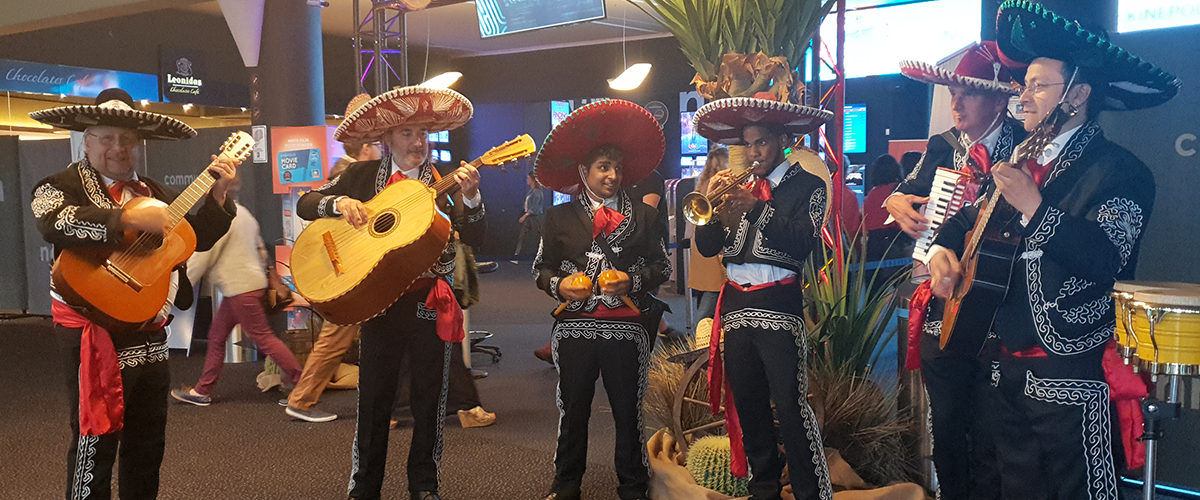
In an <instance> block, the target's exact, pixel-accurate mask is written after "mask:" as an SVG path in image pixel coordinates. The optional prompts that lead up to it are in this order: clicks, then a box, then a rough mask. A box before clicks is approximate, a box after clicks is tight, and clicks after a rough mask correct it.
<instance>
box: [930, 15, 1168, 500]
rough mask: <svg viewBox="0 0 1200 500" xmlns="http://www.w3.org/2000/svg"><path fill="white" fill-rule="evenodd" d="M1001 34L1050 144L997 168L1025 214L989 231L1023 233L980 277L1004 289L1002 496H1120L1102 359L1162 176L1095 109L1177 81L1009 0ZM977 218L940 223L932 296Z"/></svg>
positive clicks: (1037, 134)
mask: <svg viewBox="0 0 1200 500" xmlns="http://www.w3.org/2000/svg"><path fill="white" fill-rule="evenodd" d="M997 37H998V40H997V42H998V44H999V48H1000V52H1001V55H1002V57H1003V58H1005V59H1006V61H1005V62H1006V64H1008V65H1010V68H1013V69H1015V70H1018V71H1019V72H1020V73H1023V75H1020V74H1018V77H1020V76H1023V77H1024V78H1023V80H1024V87H1023V89H1022V92H1021V94H1020V95H1021V98H1020V99H1021V105H1022V106H1023V107H1024V111H1025V129H1026V130H1028V131H1029V132H1030V137H1031V138H1035V139H1041V138H1046V139H1051V138H1052V141H1051V142H1050V143H1049V145H1048V146H1047V147H1046V148H1045V149H1039V150H1037V151H1031V152H1025V151H1024V149H1025V148H1024V146H1025V144H1022V145H1021V146H1020V147H1018V153H1019V154H1021V155H1022V156H1025V155H1026V153H1028V157H1030V158H1032V160H1031V161H1029V162H1024V163H1022V164H1010V163H1008V162H1005V163H1000V164H998V165H996V166H995V167H993V168H992V169H991V175H992V179H993V180H994V184H995V189H999V192H1000V194H1001V195H1002V198H1003V201H1002V202H1003V203H1006V204H1008V205H1011V207H1012V208H1013V209H1015V211H1013V215H1012V216H1011V220H1009V219H1008V218H1006V217H1001V218H1000V220H998V221H997V220H996V217H994V216H993V217H992V219H993V221H994V222H998V224H997V225H996V226H993V225H992V224H989V228H991V227H995V228H997V229H996V230H995V232H994V233H992V234H998V235H1000V236H1001V237H1003V238H1005V239H1008V238H1012V237H1014V236H1017V237H1019V243H1017V247H1016V257H1015V261H1014V262H1013V264H1012V268H1011V271H1010V272H1009V273H1008V276H978V277H980V278H981V279H987V280H989V281H990V282H992V283H995V282H1000V283H1004V282H1007V283H1008V290H1007V294H1006V295H1005V296H1004V299H1003V300H1002V301H1001V302H1000V303H999V309H998V310H997V311H996V313H995V317H994V318H995V319H994V320H993V322H992V324H991V329H990V332H991V333H993V334H994V337H993V338H990V339H988V342H990V343H993V344H998V350H999V351H1000V355H999V361H998V362H997V363H996V364H995V365H993V368H992V374H991V384H990V386H988V388H989V389H990V390H989V391H987V393H986V394H984V395H983V397H984V399H985V403H984V405H985V406H984V408H985V411H987V412H988V414H989V415H990V416H991V418H993V419H994V422H995V425H994V432H995V441H996V456H997V458H998V460H999V462H1000V467H999V470H1000V476H1001V477H1000V480H1001V489H1002V492H1003V497H1004V498H1013V499H1017V498H1020V499H1048V498H1118V493H1117V478H1116V471H1117V470H1118V469H1121V468H1122V467H1121V464H1123V462H1124V460H1123V458H1124V456H1123V455H1122V454H1121V453H1119V452H1117V453H1114V452H1113V449H1114V446H1113V445H1114V443H1113V442H1112V440H1111V436H1110V428H1111V426H1110V422H1111V420H1110V419H1111V414H1110V413H1111V412H1110V408H1111V402H1110V392H1109V384H1110V383H1111V381H1112V380H1114V379H1112V378H1109V377H1106V375H1110V374H1115V373H1116V371H1115V370H1112V371H1110V370H1106V369H1105V368H1106V366H1103V365H1102V363H1101V359H1102V356H1103V355H1104V353H1105V350H1106V346H1108V345H1110V344H1111V343H1112V336H1113V325H1114V312H1113V303H1112V298H1111V296H1110V293H1111V292H1112V286H1113V282H1114V281H1115V280H1127V279H1132V278H1133V276H1134V267H1135V266H1136V265H1137V258H1138V250H1139V246H1140V243H1141V235H1142V231H1143V230H1144V229H1145V225H1146V222H1147V221H1148V220H1149V218H1150V212H1151V208H1152V204H1153V202H1154V178H1153V176H1152V175H1151V173H1150V170H1149V169H1147V168H1146V166H1145V164H1143V163H1142V162H1141V161H1140V160H1138V159H1137V158H1136V157H1135V156H1134V155H1133V154H1132V153H1130V152H1129V151H1128V150H1126V149H1124V148H1122V147H1120V146H1118V145H1116V144H1114V143H1112V142H1109V141H1108V140H1107V139H1105V137H1104V133H1103V132H1102V131H1101V130H1100V126H1099V124H1098V123H1097V122H1096V115H1097V114H1098V113H1099V112H1100V111H1102V110H1104V109H1116V110H1123V109H1140V108H1148V107H1151V106H1155V105H1158V104H1162V103H1164V102H1166V101H1167V100H1169V99H1171V98H1172V97H1174V95H1175V94H1176V93H1177V92H1178V88H1179V82H1178V81H1177V80H1176V79H1175V77H1173V76H1171V75H1170V74H1167V73H1166V72H1164V71H1162V70H1161V69H1159V68H1157V67H1155V66H1154V65H1153V64H1150V63H1148V62H1146V61H1144V60H1142V59H1139V58H1138V57H1136V56H1133V55H1132V54H1129V53H1127V52H1125V51H1124V50H1122V49H1121V48H1119V47H1116V46H1114V45H1112V44H1111V43H1110V42H1109V41H1108V40H1107V39H1106V37H1104V36H1103V35H1100V34H1097V33H1093V32H1089V31H1088V30H1087V29H1085V28H1082V27H1080V26H1079V25H1078V24H1076V23H1074V22H1071V21H1069V20H1066V19H1064V18H1062V17H1060V16H1058V15H1057V14H1055V13H1053V12H1051V11H1049V10H1047V9H1046V8H1044V7H1042V6H1041V5H1038V4H1036V3H1031V2H1026V1H1018V0H1009V1H1007V2H1005V3H1004V4H1003V5H1001V6H1000V11H999V17H998V21H997ZM1018 79H1020V78H1018ZM1060 107H1061V108H1064V109H1066V110H1067V111H1068V112H1067V113H1066V115H1067V116H1068V118H1067V119H1066V120H1065V122H1064V123H1063V124H1062V126H1061V129H1060V131H1058V133H1057V134H1055V133H1054V132H1053V131H1051V132H1049V133H1045V132H1043V130H1044V129H1043V128H1039V124H1040V123H1041V122H1042V120H1043V118H1044V117H1046V116H1048V115H1050V114H1051V113H1052V112H1054V111H1055V110H1056V109H1059V108H1060ZM1072 113H1073V114H1072ZM989 195H990V194H989ZM980 199H983V197H982V196H981V198H980ZM1000 210H1001V209H1000V208H997V210H996V212H993V213H999V212H1000ZM979 213H980V210H979V209H978V208H977V207H968V208H965V209H963V210H962V211H960V212H959V213H958V214H956V215H955V216H954V217H953V218H951V219H950V220H948V221H947V222H946V224H944V225H943V226H942V228H941V231H940V233H939V234H938V236H937V238H936V240H935V241H934V243H935V249H936V253H934V252H931V253H933V257H932V258H931V260H930V265H929V268H930V272H931V274H932V280H933V281H932V285H933V293H934V295H937V296H939V297H947V296H949V295H950V294H951V293H952V291H953V290H954V289H955V286H956V285H958V284H959V281H960V278H961V276H962V269H963V268H962V266H961V265H960V262H959V256H961V255H963V252H964V250H965V248H966V245H965V244H964V241H965V237H966V235H967V232H968V231H970V230H971V229H972V228H973V227H974V226H975V220H976V217H977V215H978V214H979ZM976 230H977V231H983V229H982V228H977V229H976ZM984 234H989V233H987V232H985V233H984ZM993 240H995V238H993ZM995 267H999V266H995ZM981 269H985V268H981ZM980 288H983V287H980ZM969 293H973V292H969ZM969 293H968V297H969V296H970V295H969ZM948 307H949V306H948ZM1109 348H1110V349H1111V347H1109ZM1114 359H1115V358H1114ZM1116 364H1117V365H1119V367H1120V368H1125V367H1124V366H1123V365H1120V363H1119V362H1117V363H1116ZM1105 365H1107V363H1105ZM1116 449H1117V450H1120V449H1121V448H1120V447H1116ZM1114 457H1119V458H1118V459H1117V460H1116V461H1115V463H1114Z"/></svg>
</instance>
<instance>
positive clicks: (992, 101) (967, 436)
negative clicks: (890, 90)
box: [885, 41, 1025, 500]
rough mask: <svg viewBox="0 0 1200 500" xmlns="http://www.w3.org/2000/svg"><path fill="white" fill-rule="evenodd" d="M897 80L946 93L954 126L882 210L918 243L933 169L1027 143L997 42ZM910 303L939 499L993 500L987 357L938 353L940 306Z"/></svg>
mask: <svg viewBox="0 0 1200 500" xmlns="http://www.w3.org/2000/svg"><path fill="white" fill-rule="evenodd" d="M900 72H901V73H903V74H904V75H905V76H907V77H909V78H912V79H914V80H917V81H921V82H926V83H932V84H937V85H946V86H948V87H949V88H950V111H951V115H952V116H953V118H954V127H953V128H951V129H950V130H947V131H946V132H943V133H941V134H938V135H935V136H933V137H930V138H929V142H928V143H927V144H926V146H925V154H924V155H922V156H921V160H920V161H919V162H917V166H916V167H915V168H914V169H913V172H912V174H910V175H909V176H908V177H907V178H906V179H905V180H904V182H902V183H900V185H899V186H897V187H896V191H895V192H894V193H892V194H891V195H890V196H888V198H887V200H886V202H885V207H887V209H888V212H889V213H890V214H891V216H892V217H894V218H895V219H896V221H897V222H898V223H899V224H900V228H901V229H902V230H904V232H906V233H908V234H909V235H910V236H912V237H913V239H917V240H920V239H921V237H922V236H923V231H925V230H926V228H927V225H928V222H929V221H928V220H926V219H925V218H924V217H922V216H921V215H920V214H919V213H918V212H917V211H916V210H914V209H913V204H915V203H927V202H929V194H930V190H931V189H932V187H933V183H934V174H935V173H936V172H937V170H938V168H939V167H942V168H948V169H951V170H960V171H966V172H970V171H972V170H977V169H981V168H984V167H987V168H990V167H991V164H992V163H999V162H1002V161H1005V160H1007V159H1008V158H1009V156H1011V155H1012V149H1013V146H1014V145H1016V144H1017V143H1020V142H1021V140H1023V139H1024V138H1025V129H1024V128H1022V126H1021V123H1020V122H1018V121H1016V120H1014V119H1012V118H1008V116H1007V115H1008V100H1009V96H1012V95H1015V94H1016V90H1014V88H1013V85H1012V76H1011V75H1009V72H1008V70H1007V69H1006V68H1004V67H1003V66H1001V64H1000V54H999V50H998V49H997V48H996V42H992V41H985V42H983V43H981V44H976V45H975V46H973V47H972V48H970V49H968V50H967V52H966V53H965V54H963V56H962V59H961V60H960V61H959V63H958V65H957V66H956V67H955V68H954V71H949V70H946V69H943V68H941V67H938V66H934V65H930V64H926V63H922V62H918V61H901V63H900ZM973 150H974V151H975V155H976V156H980V157H982V159H984V161H986V165H977V164H972V165H971V166H968V161H974V162H976V163H978V162H979V160H980V158H976V159H974V160H972V159H971V158H970V154H971V152H972V151H973ZM981 153H982V154H981ZM967 201H968V202H973V201H974V200H973V199H972V200H967ZM922 274H924V273H922ZM916 297H917V298H915V299H914V300H913V305H912V308H913V309H914V310H916V311H918V313H917V315H916V316H920V315H921V313H925V314H924V317H925V321H924V322H923V324H921V326H920V330H919V331H917V330H915V328H916V327H915V326H914V334H920V338H910V339H909V353H910V354H909V359H910V360H912V361H916V360H917V359H919V361H920V363H919V367H920V368H921V378H922V379H923V380H924V382H925V390H926V392H927V393H928V394H929V406H930V414H931V415H930V417H931V418H930V420H931V424H932V427H933V443H934V449H933V462H934V465H935V466H936V470H937V477H938V492H939V493H940V494H941V498H944V499H945V500H959V499H964V500H965V499H968V498H970V499H975V500H979V499H984V498H994V497H995V496H996V495H998V494H999V476H998V471H997V470H996V457H995V447H994V444H993V443H992V437H991V431H990V428H989V426H988V425H987V424H986V423H985V418H984V417H985V416H986V415H985V414H984V412H982V411H979V408H978V402H979V399H980V398H979V395H978V393H979V392H980V391H982V390H983V389H982V386H983V385H984V384H987V383H988V382H989V381H988V375H987V373H988V368H990V365H989V362H990V356H979V353H978V352H965V353H964V352H955V351H953V350H942V349H941V348H939V346H938V336H939V335H940V333H941V325H942V305H943V302H942V301H941V300H940V299H933V300H929V292H928V285H924V287H923V289H922V290H920V291H919V292H918V294H917V296H916ZM926 301H928V302H926ZM910 321H914V322H920V319H919V317H918V318H915V319H912V318H910ZM985 333H986V332H985ZM912 364H913V365H916V363H912ZM917 367H918V366H910V368H917ZM968 457H969V459H968Z"/></svg>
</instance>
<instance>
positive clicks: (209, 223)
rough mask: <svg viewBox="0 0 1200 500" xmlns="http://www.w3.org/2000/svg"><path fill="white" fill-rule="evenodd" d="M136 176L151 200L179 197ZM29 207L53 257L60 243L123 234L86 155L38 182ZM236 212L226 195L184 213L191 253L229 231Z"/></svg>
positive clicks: (116, 238) (103, 240) (116, 209)
mask: <svg viewBox="0 0 1200 500" xmlns="http://www.w3.org/2000/svg"><path fill="white" fill-rule="evenodd" d="M139 180H141V181H142V182H144V183H146V185H147V186H148V187H149V188H150V194H151V195H152V196H154V198H156V199H158V200H160V201H162V202H164V203H171V202H172V201H175V197H176V196H179V193H177V192H175V191H172V190H169V189H167V188H165V187H163V186H162V185H161V184H159V183H157V182H154V181H153V180H151V179H146V178H140V179H139ZM29 206H30V209H31V210H32V211H33V217H34V218H36V219H37V224H38V230H40V231H41V232H42V237H43V238H45V240H46V242H47V243H51V244H53V245H54V256H55V257H58V253H59V252H60V251H62V249H63V248H64V247H74V246H93V245H111V246H117V245H120V244H121V243H122V242H123V241H122V240H123V238H124V237H125V227H124V225H123V224H121V206H120V205H119V204H118V203H117V202H116V201H115V200H113V198H112V196H111V195H109V194H108V187H107V186H105V185H104V180H103V179H102V178H101V177H100V173H99V172H97V171H96V169H95V168H94V167H92V166H91V165H90V164H89V163H88V161H87V160H86V159H85V160H82V161H77V162H75V163H72V164H71V165H70V166H68V167H67V168H66V170H63V171H61V172H59V173H57V174H54V175H51V176H50V177H47V178H45V179H42V180H41V181H38V183H37V185H36V186H34V188H33V201H32V202H30V204H29ZM236 213H237V207H236V206H235V205H234V203H233V200H232V199H230V198H226V200H225V206H224V207H222V206H220V205H217V203H216V201H215V200H213V198H212V195H209V196H208V197H207V198H206V199H205V200H204V204H202V205H200V209H199V210H198V211H197V213H196V214H195V215H192V214H188V215H187V216H186V219H187V221H188V223H189V224H191V225H192V228H193V229H195V231H196V251H197V252H203V251H205V250H208V249H210V248H212V246H213V245H214V244H215V243H216V242H217V240H219V239H221V236H224V235H225V232H226V231H228V230H229V223H230V222H231V221H233V216H234V215H235V214H236Z"/></svg>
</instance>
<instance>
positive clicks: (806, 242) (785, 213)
mask: <svg viewBox="0 0 1200 500" xmlns="http://www.w3.org/2000/svg"><path fill="white" fill-rule="evenodd" d="M826 196H827V193H826V189H825V182H824V181H822V180H821V179H819V178H818V177H817V176H815V175H812V174H810V173H808V172H805V171H804V168H803V167H801V166H800V164H799V163H794V164H792V165H791V166H790V167H788V171H787V173H785V174H784V175H783V178H782V179H781V180H780V181H779V185H778V186H775V187H774V188H772V189H771V201H761V200H759V201H758V203H756V204H755V206H754V208H753V209H751V210H750V211H749V212H746V215H745V216H744V217H742V219H741V220H740V221H739V223H738V226H737V227H736V228H728V227H725V225H724V224H722V223H721V221H720V219H719V218H714V219H713V221H712V222H711V223H709V224H706V225H703V226H698V227H696V249H697V250H699V251H700V255H703V256H705V257H712V256H714V255H717V253H719V252H722V255H723V260H724V263H725V264H750V263H755V264H768V265H772V266H776V267H781V268H784V269H788V270H790V271H794V272H796V273H797V274H800V273H802V272H803V269H802V268H803V266H804V259H807V258H808V255H809V253H811V252H812V251H813V249H814V248H816V245H817V242H818V241H819V237H820V231H821V226H822V223H823V222H824V220H825V199H826Z"/></svg>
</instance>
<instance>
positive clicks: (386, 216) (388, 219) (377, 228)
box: [371, 210, 400, 236]
mask: <svg viewBox="0 0 1200 500" xmlns="http://www.w3.org/2000/svg"><path fill="white" fill-rule="evenodd" d="M399 221H400V214H398V213H396V212H395V211H394V210H388V211H386V212H383V213H381V214H379V216H378V217H375V221H374V222H372V223H371V232H372V233H374V234H375V235H378V236H382V235H385V234H388V233H390V232H392V230H393V229H395V228H396V223H397V222H399Z"/></svg>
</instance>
